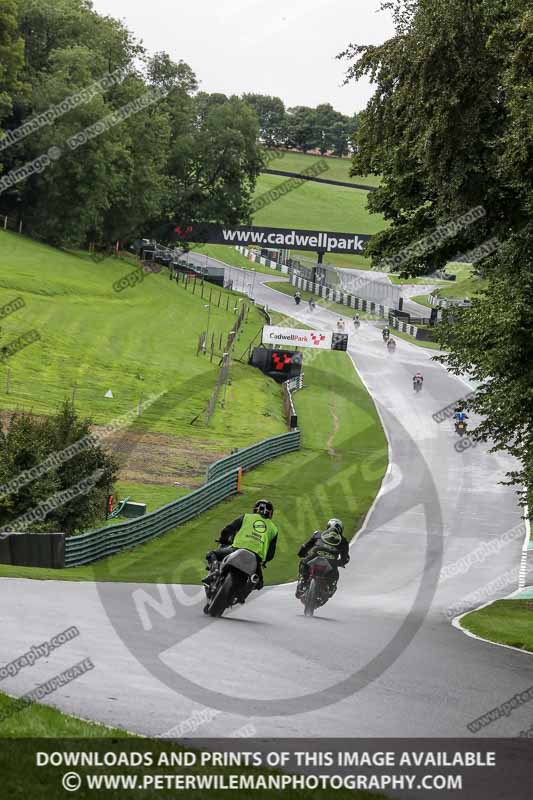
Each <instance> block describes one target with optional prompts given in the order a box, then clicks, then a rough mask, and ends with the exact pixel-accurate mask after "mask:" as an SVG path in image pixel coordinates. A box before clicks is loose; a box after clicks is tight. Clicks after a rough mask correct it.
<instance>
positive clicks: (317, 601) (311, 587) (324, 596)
mask: <svg viewBox="0 0 533 800" xmlns="http://www.w3.org/2000/svg"><path fill="white" fill-rule="evenodd" d="M307 567H308V577H307V580H306V582H305V585H304V587H303V589H302V592H301V594H300V595H299V600H300V601H301V602H302V603H303V606H304V614H305V616H306V617H312V616H313V614H314V613H315V611H316V609H317V608H320V606H323V605H325V603H327V602H328V600H329V599H330V597H332V596H333V595H334V594H335V590H336V588H337V582H336V578H335V570H334V569H333V567H332V565H331V561H330V560H329V559H327V558H324V557H322V556H316V557H315V558H313V559H311V561H309V563H308V565H307Z"/></svg>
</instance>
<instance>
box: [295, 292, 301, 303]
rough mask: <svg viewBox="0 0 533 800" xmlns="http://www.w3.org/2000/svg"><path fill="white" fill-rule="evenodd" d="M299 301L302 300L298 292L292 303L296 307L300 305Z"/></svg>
mask: <svg viewBox="0 0 533 800" xmlns="http://www.w3.org/2000/svg"><path fill="white" fill-rule="evenodd" d="M301 299H302V295H301V294H300V292H296V293H295V295H294V302H295V303H296V305H297V306H299V305H300V300H301Z"/></svg>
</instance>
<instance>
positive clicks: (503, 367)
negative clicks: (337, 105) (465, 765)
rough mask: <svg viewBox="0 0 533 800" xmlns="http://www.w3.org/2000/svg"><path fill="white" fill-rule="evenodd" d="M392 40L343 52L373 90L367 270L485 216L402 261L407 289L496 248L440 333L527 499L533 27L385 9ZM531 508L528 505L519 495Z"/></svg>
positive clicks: (491, 16) (363, 133)
mask: <svg viewBox="0 0 533 800" xmlns="http://www.w3.org/2000/svg"><path fill="white" fill-rule="evenodd" d="M385 6H386V7H389V8H390V7H392V8H393V10H394V14H395V22H396V33H395V35H394V36H393V38H392V39H390V40H389V41H387V42H385V43H384V44H382V45H379V46H364V45H363V46H361V45H351V46H350V47H349V48H348V50H347V51H346V52H345V53H343V54H341V56H340V57H346V58H349V59H350V60H351V61H352V64H351V66H350V68H349V70H348V73H347V80H351V79H358V78H360V77H362V76H364V75H366V76H368V77H370V78H371V79H372V81H373V82H374V83H375V85H376V91H375V93H374V95H373V97H372V98H371V100H370V102H369V104H368V106H367V108H366V110H365V112H364V114H363V115H362V119H361V125H360V128H359V131H358V133H357V135H356V140H355V141H356V146H357V152H356V153H355V155H354V158H353V172H354V173H362V174H367V173H368V172H371V173H375V174H383V176H384V181H383V184H382V186H381V187H380V188H379V189H378V190H377V191H376V192H373V193H372V194H371V195H370V196H369V201H368V206H369V208H370V210H371V211H374V212H379V213H382V214H383V215H384V216H385V218H386V219H387V221H388V222H389V223H390V226H389V227H388V228H387V229H386V230H383V231H382V232H381V233H379V234H378V235H377V236H376V237H374V238H373V240H372V242H371V245H370V246H369V248H368V252H369V254H370V255H371V257H372V260H373V263H374V264H379V263H380V261H381V259H383V258H386V257H390V258H392V257H394V256H395V255H397V254H398V253H399V251H400V250H401V249H402V248H403V247H405V245H407V244H412V243H414V242H416V241H417V240H418V239H420V238H421V237H423V236H425V235H426V234H428V233H431V232H432V231H434V230H435V228H437V227H438V226H439V225H441V224H443V223H446V222H448V221H450V220H451V219H454V220H456V219H457V218H458V217H460V216H461V215H463V214H465V213H467V212H468V211H470V210H471V209H473V208H476V207H479V206H482V207H483V209H484V211H485V213H484V215H483V217H482V218H481V220H480V221H478V222H476V223H475V224H471V225H468V226H466V227H463V228H462V229H460V230H458V231H457V232H456V234H455V235H454V236H452V237H449V238H447V239H445V240H443V241H441V243H440V244H438V245H436V246H433V248H432V249H431V251H430V252H425V253H424V254H420V255H416V254H412V255H410V256H409V257H408V258H407V260H406V261H405V262H404V263H403V265H402V270H403V272H402V274H403V275H405V276H408V275H412V276H416V275H421V274H424V273H427V272H431V271H433V270H435V269H436V268H439V267H442V266H444V265H445V264H446V262H447V261H448V260H449V258H450V257H453V256H454V255H455V254H456V253H458V252H461V251H465V250H468V249H471V248H472V247H474V246H475V245H478V244H480V243H483V242H484V241H486V240H488V239H493V238H494V237H496V238H497V239H498V240H499V241H500V242H501V246H500V248H499V250H498V251H497V252H496V253H495V254H494V255H492V256H489V257H487V258H485V259H483V261H482V262H481V263H480V266H481V267H482V269H483V272H484V274H485V276H486V277H487V280H488V287H487V289H486V290H485V291H484V292H482V293H481V294H480V295H479V296H478V297H475V298H474V299H473V306H472V308H471V309H470V310H465V311H463V312H460V313H455V314H454V319H453V320H451V319H448V322H447V323H446V324H444V325H443V326H442V329H441V337H442V338H441V341H442V343H443V345H445V346H447V347H449V348H450V352H449V355H447V356H444V357H443V358H442V360H443V361H444V363H446V364H447V365H448V367H449V368H450V369H451V370H452V371H453V372H456V373H459V372H462V371H464V370H470V371H472V372H473V373H474V376H475V377H476V378H477V379H478V380H480V381H482V386H481V388H480V390H479V391H478V392H477V393H476V395H475V397H474V399H473V400H472V402H471V407H472V408H473V409H475V410H476V411H478V412H480V413H481V414H483V415H484V417H485V420H484V422H483V423H482V424H481V425H480V426H479V428H478V435H479V436H480V437H482V438H484V439H487V438H490V439H492V441H493V444H494V448H495V449H496V450H507V451H509V452H511V453H513V454H514V455H516V456H518V457H519V458H520V460H521V462H522V469H520V470H516V471H514V472H512V473H511V474H510V480H511V481H513V482H515V483H517V484H520V483H523V484H525V486H526V494H527V492H529V493H531V490H532V488H533V442H532V439H531V436H532V434H531V430H532V427H533V425H532V423H533V402H532V401H533V390H532V386H533V353H532V342H533V335H532V334H533V330H532V319H533V315H532V314H531V311H530V309H531V307H532V306H533V286H532V279H531V276H532V273H533V252H532V249H531V223H530V220H531V211H532V208H533V190H532V187H533V180H532V169H533V144H532V141H533V137H532V135H531V131H532V128H531V125H532V119H533V113H532V109H533V89H532V61H531V57H530V55H531V44H532V37H533V16H532V13H531V9H530V7H529V3H528V2H527V0H510V1H509V2H507V0H408V2H400V0H396V1H395V2H391V3H387V4H385ZM522 496H523V497H525V495H522Z"/></svg>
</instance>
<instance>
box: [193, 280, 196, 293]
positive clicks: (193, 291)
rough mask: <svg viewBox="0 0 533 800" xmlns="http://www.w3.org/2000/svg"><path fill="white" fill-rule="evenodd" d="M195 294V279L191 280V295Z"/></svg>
mask: <svg viewBox="0 0 533 800" xmlns="http://www.w3.org/2000/svg"><path fill="white" fill-rule="evenodd" d="M195 292H196V278H193V279H192V293H193V294H194V293H195Z"/></svg>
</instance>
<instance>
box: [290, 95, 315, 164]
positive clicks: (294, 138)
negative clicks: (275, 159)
mask: <svg viewBox="0 0 533 800" xmlns="http://www.w3.org/2000/svg"><path fill="white" fill-rule="evenodd" d="M320 144H321V140H320V136H319V134H318V130H317V119H316V113H315V110H314V109H312V108H309V107H308V106H295V107H294V108H289V109H288V112H287V145H288V146H289V147H295V148H297V149H298V150H302V151H303V152H304V153H306V152H307V151H308V150H312V149H313V148H315V147H319V146H320Z"/></svg>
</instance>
